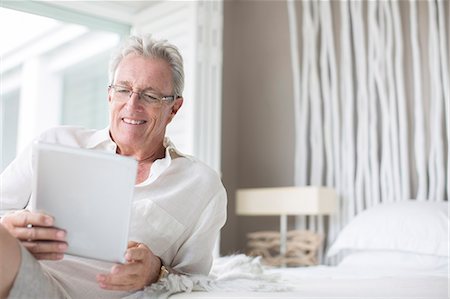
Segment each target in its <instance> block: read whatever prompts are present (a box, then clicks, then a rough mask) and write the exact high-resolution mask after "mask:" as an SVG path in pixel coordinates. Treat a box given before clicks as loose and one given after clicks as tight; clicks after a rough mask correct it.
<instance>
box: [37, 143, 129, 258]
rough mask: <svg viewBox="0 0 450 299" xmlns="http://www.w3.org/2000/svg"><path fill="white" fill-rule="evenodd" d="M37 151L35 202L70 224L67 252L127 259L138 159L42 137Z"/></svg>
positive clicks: (59, 222)
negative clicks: (47, 139)
mask: <svg viewBox="0 0 450 299" xmlns="http://www.w3.org/2000/svg"><path fill="white" fill-rule="evenodd" d="M33 151H34V154H35V163H36V164H35V165H34V166H35V171H34V177H33V190H32V199H31V207H32V210H35V211H42V212H44V213H47V214H49V215H51V216H53V217H54V219H55V227H58V228H61V229H64V230H66V233H67V235H66V238H67V243H68V249H67V251H66V254H71V255H76V256H82V257H87V258H93V259H98V260H104V261H109V262H120V263H123V262H125V259H124V254H125V251H126V249H127V243H128V229H129V224H130V214H131V205H132V198H133V191H134V184H135V179H136V171H137V162H136V161H135V160H134V159H132V158H129V157H124V156H120V155H116V154H111V153H106V152H101V151H98V150H89V149H80V148H73V147H67V146H61V145H55V144H47V143H40V142H37V143H35V144H34V145H33Z"/></svg>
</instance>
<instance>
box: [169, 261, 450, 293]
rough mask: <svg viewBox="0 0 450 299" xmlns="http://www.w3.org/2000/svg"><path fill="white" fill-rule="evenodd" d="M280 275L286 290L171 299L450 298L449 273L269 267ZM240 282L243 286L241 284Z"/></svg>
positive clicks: (238, 289) (348, 268)
mask: <svg viewBox="0 0 450 299" xmlns="http://www.w3.org/2000/svg"><path fill="white" fill-rule="evenodd" d="M265 273H266V275H268V274H274V275H278V276H279V282H278V283H279V285H280V287H281V288H283V287H286V290H284V291H277V292H271V291H264V290H260V291H258V290H254V291H241V289H248V287H249V286H248V285H245V284H246V283H247V284H248V283H249V281H246V280H242V281H240V282H239V283H238V284H236V286H235V288H236V289H235V290H227V291H223V290H218V291H215V290H212V291H208V292H195V291H194V292H190V293H186V292H183V293H178V294H173V295H171V296H170V297H169V298H172V299H177V298H255V297H257V298H423V299H425V298H427V299H431V298H449V276H448V272H447V273H445V272H442V271H438V272H433V271H415V272H414V271H410V270H407V269H403V270H390V271H387V270H381V269H364V268H359V269H358V268H355V267H327V266H317V267H308V268H287V269H272V270H266V271H265ZM239 284H240V285H239Z"/></svg>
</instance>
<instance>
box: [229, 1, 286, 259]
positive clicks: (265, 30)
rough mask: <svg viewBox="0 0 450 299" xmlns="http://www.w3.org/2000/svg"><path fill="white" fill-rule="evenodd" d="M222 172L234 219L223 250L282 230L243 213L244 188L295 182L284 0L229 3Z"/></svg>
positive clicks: (273, 221) (274, 220)
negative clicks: (238, 204) (239, 210)
mask: <svg viewBox="0 0 450 299" xmlns="http://www.w3.org/2000/svg"><path fill="white" fill-rule="evenodd" d="M223 46H224V56H223V65H224V69H223V106H222V113H223V114H222V174H223V182H224V184H225V187H226V189H227V191H228V200H229V201H228V221H227V223H226V225H225V227H224V229H223V232H222V242H221V253H222V254H230V253H235V252H242V251H243V249H244V247H245V234H246V233H247V232H251V231H255V230H265V229H273V230H278V228H279V226H278V222H279V220H278V218H276V217H244V216H236V214H235V212H234V209H235V196H234V195H235V191H236V189H237V188H247V187H273V186H292V185H293V183H294V160H293V157H294V110H293V109H294V103H293V95H292V78H291V77H292V76H291V66H290V63H291V59H290V48H289V47H290V45H289V32H288V15H287V8H286V3H285V1H234V0H230V1H225V4H224V36H223Z"/></svg>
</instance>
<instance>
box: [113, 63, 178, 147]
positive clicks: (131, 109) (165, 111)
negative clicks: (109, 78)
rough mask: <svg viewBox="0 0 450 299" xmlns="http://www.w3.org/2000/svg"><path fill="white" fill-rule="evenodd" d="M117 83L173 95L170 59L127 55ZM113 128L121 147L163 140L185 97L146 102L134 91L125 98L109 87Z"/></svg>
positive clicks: (133, 88)
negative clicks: (120, 98) (168, 60)
mask: <svg viewBox="0 0 450 299" xmlns="http://www.w3.org/2000/svg"><path fill="white" fill-rule="evenodd" d="M113 85H120V86H122V87H126V88H129V89H132V90H133V91H135V92H149V93H151V94H154V95H159V96H172V95H173V86H172V73H171V70H170V66H169V64H168V63H167V62H165V61H164V60H161V59H155V58H146V57H143V56H140V55H136V54H129V55H127V56H125V57H124V58H123V59H122V61H121V62H120V64H119V66H118V67H117V70H116V72H115V76H114V82H113ZM108 99H109V105H110V132H111V136H112V138H113V139H114V141H115V142H116V143H117V145H118V146H119V149H120V150H125V149H126V150H127V151H129V150H130V149H133V150H134V151H142V150H144V151H145V149H146V148H149V147H151V146H150V145H152V144H153V145H155V144H156V145H158V143H159V144H162V141H163V139H164V135H165V131H166V126H167V124H169V123H170V121H171V120H172V118H173V116H175V114H176V113H177V111H178V109H179V108H180V107H181V105H182V103H183V100H182V98H179V99H175V100H174V101H172V102H163V103H161V104H158V103H152V104H149V103H146V102H145V101H143V100H140V99H139V95H138V94H137V93H133V94H132V96H131V97H130V98H128V97H127V98H126V100H125V101H123V100H122V101H119V100H118V93H116V92H115V91H114V90H113V89H110V91H109V97H108Z"/></svg>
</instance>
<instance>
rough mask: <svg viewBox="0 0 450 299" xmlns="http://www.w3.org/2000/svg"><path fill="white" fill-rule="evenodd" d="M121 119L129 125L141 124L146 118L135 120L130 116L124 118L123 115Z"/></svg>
mask: <svg viewBox="0 0 450 299" xmlns="http://www.w3.org/2000/svg"><path fill="white" fill-rule="evenodd" d="M122 121H123V122H124V123H126V124H129V125H142V124H145V123H146V122H147V121H146V120H137V119H131V118H126V117H123V118H122Z"/></svg>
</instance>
